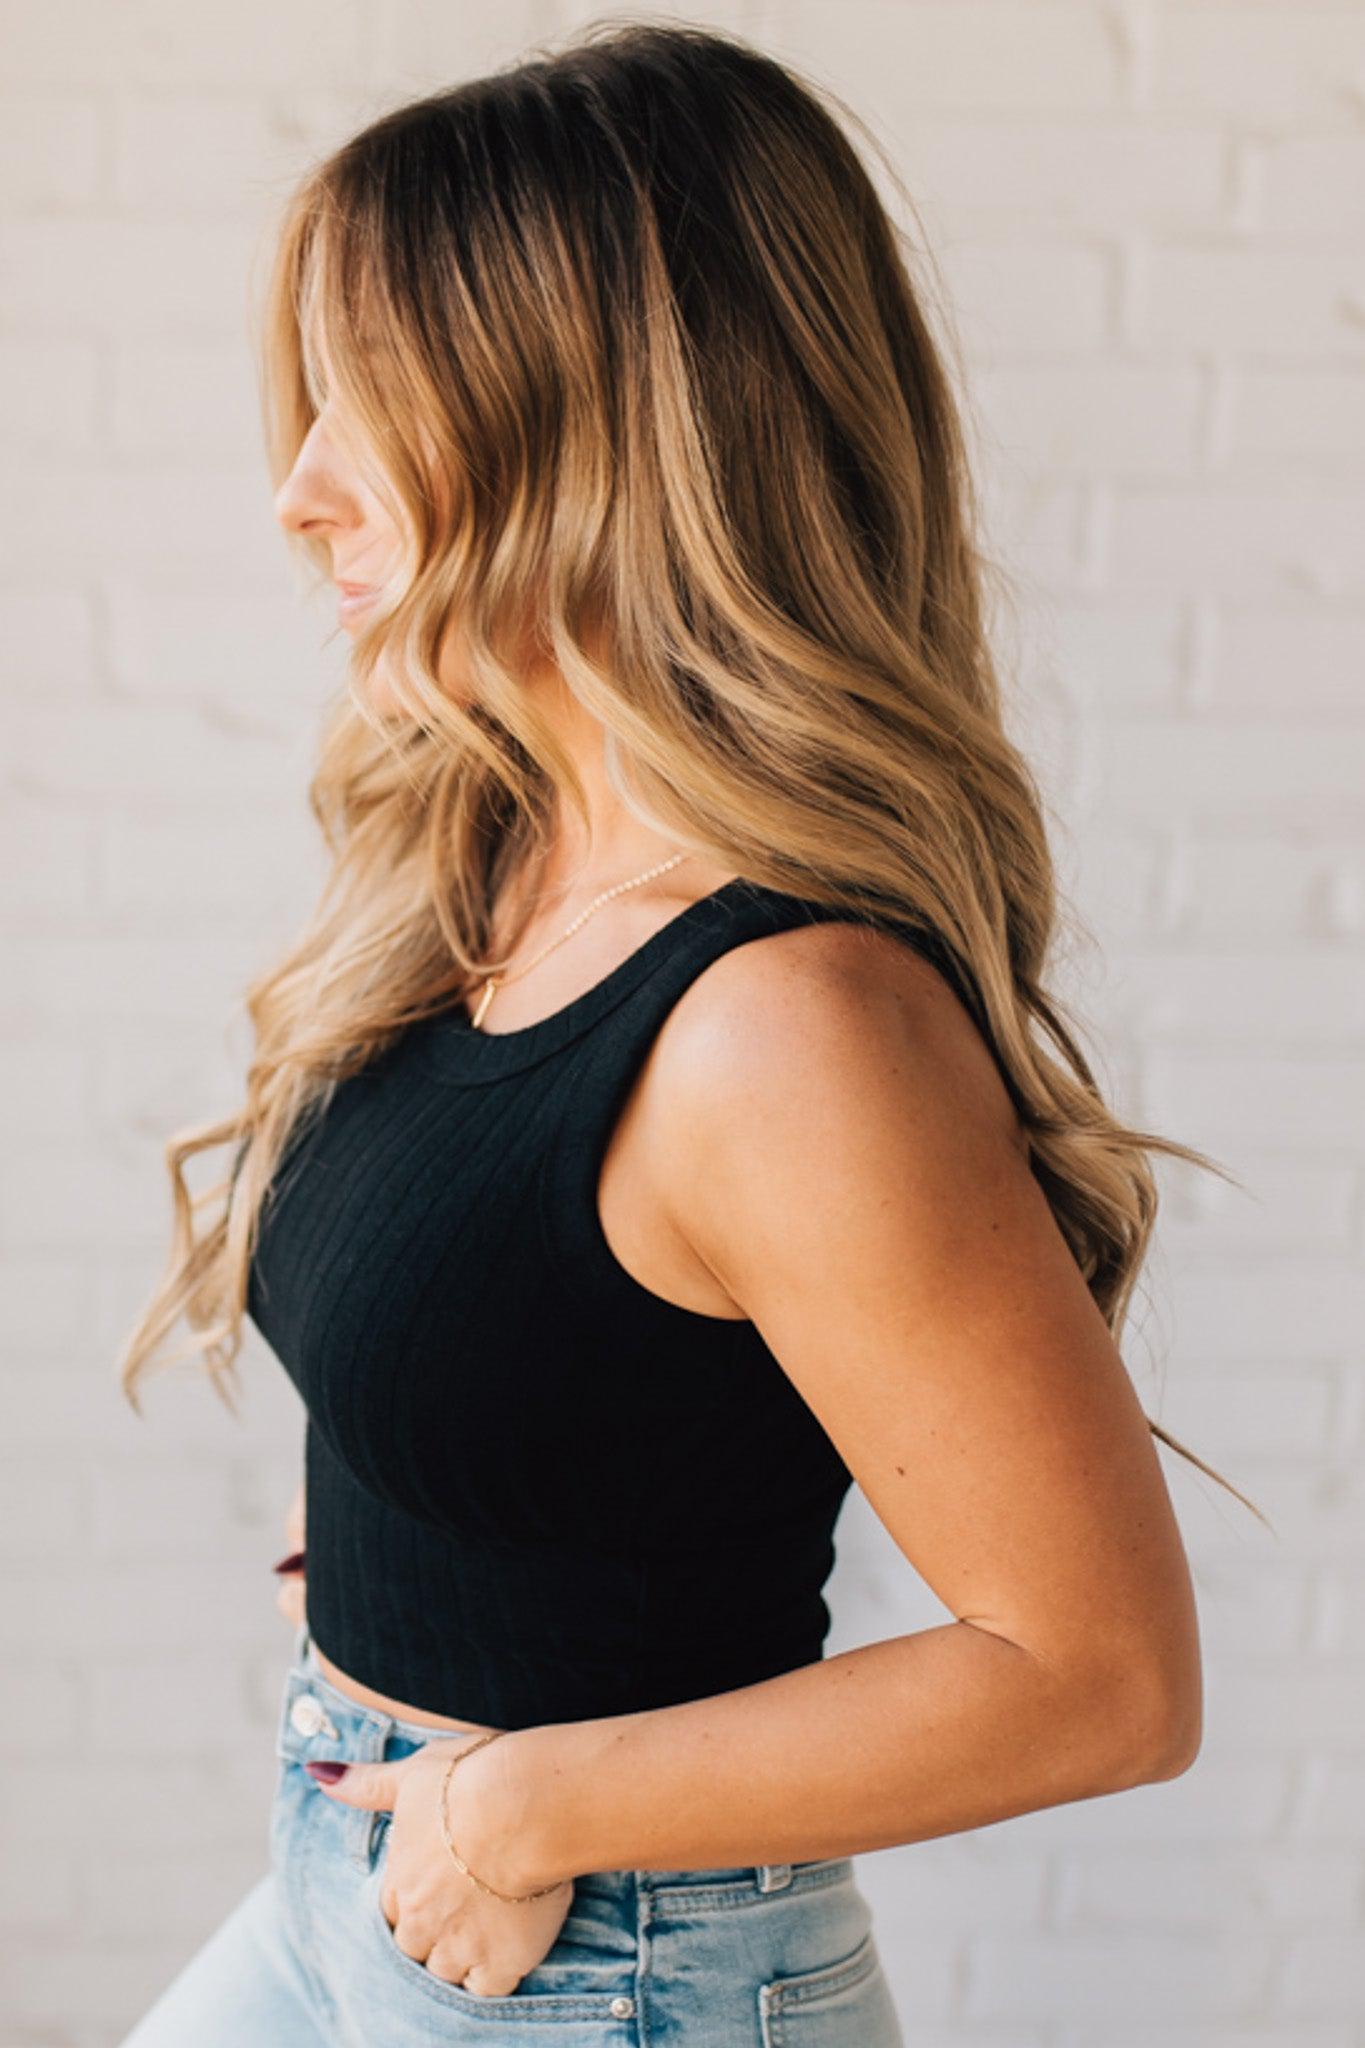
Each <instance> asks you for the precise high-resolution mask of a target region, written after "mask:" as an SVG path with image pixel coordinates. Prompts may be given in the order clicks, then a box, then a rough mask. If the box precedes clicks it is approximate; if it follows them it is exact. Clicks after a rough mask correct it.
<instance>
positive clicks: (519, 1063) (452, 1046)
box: [429, 875, 771, 1081]
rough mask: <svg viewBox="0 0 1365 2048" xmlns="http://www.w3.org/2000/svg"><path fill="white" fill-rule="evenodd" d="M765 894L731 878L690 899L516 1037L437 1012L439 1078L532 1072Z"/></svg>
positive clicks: (461, 1014)
mask: <svg viewBox="0 0 1365 2048" xmlns="http://www.w3.org/2000/svg"><path fill="white" fill-rule="evenodd" d="M770 893H771V892H769V891H765V890H763V889H762V888H761V885H760V884H759V883H757V882H751V881H749V880H748V879H747V878H746V877H745V876H743V875H736V876H734V877H733V878H732V879H731V880H730V881H728V882H722V884H721V885H720V887H719V888H718V889H712V890H709V891H708V892H707V894H706V895H704V896H695V897H694V898H693V899H692V901H691V902H690V903H689V904H687V905H686V907H685V908H684V909H682V910H679V911H677V912H675V913H674V915H673V916H672V917H670V918H668V919H667V920H666V922H665V923H663V924H661V925H660V926H659V928H658V930H657V931H654V932H651V933H650V935H649V937H648V938H647V939H644V940H642V941H641V943H640V944H639V945H638V946H636V947H635V948H634V950H633V951H632V952H630V953H627V955H626V957H625V959H624V960H621V961H619V962H618V963H617V965H616V966H615V967H613V968H612V969H611V970H610V972H609V973H607V974H605V975H603V977H602V979H601V980H600V981H595V982H593V984H592V985H591V987H589V988H586V989H585V990H584V991H583V993H582V995H580V996H575V997H573V998H572V1000H571V1001H569V1002H567V1003H563V1004H561V1005H560V1007H559V1009H557V1010H551V1011H550V1013H549V1015H548V1016H546V1017H539V1018H537V1019H536V1020H535V1021H534V1022H533V1023H531V1024H523V1025H521V1026H520V1027H519V1028H518V1029H517V1030H515V1031H485V1030H483V1029H482V1027H476V1026H475V1024H474V1023H473V1021H472V1019H471V1018H470V1015H469V1012H468V1010H467V1009H466V1008H465V1006H464V1004H463V1003H456V1004H453V1005H452V1006H451V1007H450V1008H449V1009H447V1010H442V1011H439V1012H438V1013H437V1014H436V1016H435V1017H433V1018H432V1019H431V1020H430V1024H431V1032H430V1040H429V1043H430V1045H431V1049H432V1052H433V1055H434V1056H435V1060H436V1064H437V1070H438V1072H439V1073H440V1074H441V1075H442V1076H443V1077H446V1078H449V1079H451V1080H454V1081H465V1080H470V1079H473V1080H483V1079H485V1078H492V1077H494V1076H501V1075H503V1074H510V1073H515V1072H518V1071H519V1070H520V1069H522V1068H524V1067H529V1066H534V1065H535V1064H537V1062H539V1061H540V1060H542V1059H544V1058H545V1057H546V1056H547V1055H548V1054H550V1053H552V1052H557V1051H558V1050H559V1049H560V1048H561V1047H562V1046H565V1045H567V1044H569V1043H570V1041H571V1040H572V1039H574V1038H576V1037H578V1035H579V1034H580V1033H581V1032H583V1031H585V1030H587V1028H588V1027H589V1026H590V1025H591V1024H594V1023H596V1021H597V1019H598V1018H599V1017H601V1016H603V1015H605V1013H606V1012H607V1011H608V1010H609V1009H610V1008H611V1007H612V1006H613V1005H614V1004H615V1003H617V1002H619V1001H621V1000H622V998H623V997H625V996H626V995H628V994H629V993H630V991H631V989H633V988H634V987H636V986H637V985H638V984H639V983H640V982H641V981H643V979H644V977H645V976H646V975H647V974H649V973H650V972H651V971H652V970H653V969H654V968H655V967H656V966H658V965H660V964H661V963H662V961H663V959H664V958H665V956H666V955H667V954H670V953H672V952H673V951H674V950H675V949H676V948H677V947H678V946H679V945H681V944H683V943H684V942H685V941H686V940H687V939H689V938H691V936H692V935H693V933H694V932H700V931H703V930H707V929H710V928H711V927H712V926H713V925H714V924H715V922H716V920H717V919H719V918H722V917H724V916H726V915H728V914H729V913H730V911H731V909H732V907H738V905H739V903H740V902H741V901H742V900H744V899H745V898H748V899H750V900H753V899H754V898H756V897H759V896H764V895H767V894H770Z"/></svg>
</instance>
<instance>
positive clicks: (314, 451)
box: [275, 406, 400, 632]
mask: <svg viewBox="0 0 1365 2048" xmlns="http://www.w3.org/2000/svg"><path fill="white" fill-rule="evenodd" d="M330 411H331V407H330V406H325V407H324V408H323V410H322V411H321V412H320V413H319V414H318V417H317V418H316V419H315V420H314V422H313V425H312V427H311V429H310V430H309V432H308V435H307V437H306V438H305V440H304V443H303V446H302V447H301V448H300V450H299V452H298V457H297V460H296V461H295V463H294V467H293V468H292V469H291V470H290V472H289V474H288V476H287V477H286V478H285V480H284V482H283V484H282V485H281V486H280V489H279V490H278V492H277V493H276V495H275V516H276V518H277V519H278V520H279V522H280V524H281V526H283V527H284V529H285V531H286V532H288V533H298V534H307V535H309V536H311V537H312V538H313V539H314V540H320V541H322V542H324V543H325V545H326V546H327V547H328V548H329V549H330V550H331V555H332V580H333V582H334V583H336V584H337V586H338V590H337V601H338V615H339V617H340V620H341V624H342V625H343V626H344V627H345V628H346V630H347V631H348V632H349V631H351V630H352V629H353V628H354V626H355V624H356V622H357V620H359V619H360V618H361V617H362V616H363V614H364V613H365V612H366V611H367V610H368V609H369V607H370V606H371V605H372V604H373V603H374V600H375V598H376V596H377V595H378V594H379V591H380V588H381V586H382V585H383V584H384V582H385V581H386V579H387V578H388V577H389V576H390V575H391V574H392V572H393V570H394V568H395V567H396V565H397V562H398V554H399V539H400V537H399V534H398V530H397V528H396V527H395V526H394V523H393V521H392V520H391V519H390V518H389V515H388V513H387V512H386V511H385V510H384V507H383V505H382V504H381V502H380V500H379V499H378V497H376V495H375V493H374V492H373V491H372V490H371V489H370V487H369V485H368V484H367V483H366V482H365V480H364V478H363V477H362V476H361V474H360V472H359V470H358V469H357V468H356V467H355V465H354V463H353V462H352V461H351V460H350V458H349V457H348V455H347V453H346V450H345V448H344V445H343V442H342V438H341V436H340V435H339V434H337V433H336V432H335V431H334V430H333V428H332V426H331V424H330V422H329V417H328V416H329V413H330Z"/></svg>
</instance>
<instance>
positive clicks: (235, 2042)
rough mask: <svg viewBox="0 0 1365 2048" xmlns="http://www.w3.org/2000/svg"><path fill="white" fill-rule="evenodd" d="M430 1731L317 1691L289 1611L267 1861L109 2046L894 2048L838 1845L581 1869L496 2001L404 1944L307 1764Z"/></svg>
mask: <svg viewBox="0 0 1365 2048" xmlns="http://www.w3.org/2000/svg"><path fill="white" fill-rule="evenodd" d="M439 1732H440V1731H439V1730H435V1729H430V1728H423V1727H421V1726H419V1725H418V1724H417V1723H415V1722H412V1721H399V1720H395V1719H394V1718H393V1716H391V1715H389V1714H383V1713H378V1712H376V1711H375V1710H373V1709H372V1708H369V1707H362V1706H358V1705H357V1704H356V1703H355V1702H354V1701H352V1700H350V1699H348V1698H347V1696H346V1695H345V1694H344V1693H342V1692H339V1691H338V1690H337V1689H336V1687H334V1686H332V1685H330V1684H329V1683H328V1681H327V1680H326V1679H325V1678H324V1677H323V1675H322V1672H321V1670H320V1668H319V1666H318V1664H317V1661H316V1659H315V1658H314V1656H313V1654H312V1645H311V1640H310V1637H309V1634H308V1625H307V1623H306V1622H303V1623H301V1624H300V1625H299V1627H298V1629H297V1631H296V1633H295V1638H294V1651H293V1658H292V1661H291V1663H290V1666H289V1669H288V1672H287V1674H286V1677H285V1682H284V1688H283V1695H282V1698H281V1702H280V1715H279V1723H278V1729H277V1734H276V1755H277V1758H278V1763H279V1770H278V1776H277V1781H276V1788H275V1796H274V1801H273V1805H272V1808H271V1813H270V1869H269V1872H268V1873H267V1875H265V1876H264V1877H262V1878H261V1879H260V1881H259V1882H258V1883H257V1884H255V1885H254V1886H253V1887H252V1889H251V1890H250V1891H249V1892H248V1893H247V1894H246V1896H245V1897H244V1898H243V1899H242V1900H241V1901H240V1903H239V1904H238V1905H237V1906H236V1907H235V1908H234V1909H233V1911H232V1912H231V1913H229V1915H228V1917H227V1918H226V1920H224V1921H223V1922H222V1924H221V1925H220V1926H219V1927H218V1928H217V1930H216V1931H215V1932H214V1933H213V1934H212V1935H211V1936H210V1937H209V1939H208V1940H207V1942H205V1944H204V1945H203V1947H202V1948H200V1949H199V1951H198V1952H197V1953H196V1954H195V1955H194V1956H192V1957H191V1959H190V1961H189V1962H188V1963H187V1964H186V1965H185V1967H184V1968H183V1969H182V1970H181V1971H180V1973H179V1975H178V1976H177V1977H176V1978H175V1979H174V1980H173V1981H172V1983H171V1984H170V1985H169V1986H168V1987H167V1989H166V1990H165V1991H164V1992H163V1993H162V1994H161V1996H160V1998H159V1999H158V2000H157V2001H156V2003H155V2004H154V2005H153V2006H152V2007H151V2009H150V2011H148V2012H147V2013H146V2014H145V2016H144V2017H143V2018H142V2020H141V2021H139V2023H138V2024H137V2025H136V2026H135V2027H134V2028H133V2031H132V2032H131V2033H130V2034H128V2035H127V2036H126V2037H125V2039H124V2042H123V2048H419V2044H421V2048H427V2044H431V2043H440V2042H448V2043H450V2044H451V2048H509V2044H511V2043H521V2042H525V2043H528V2044H538V2048H551V2044H553V2048H904V2043H903V2037H902V2034H901V2031H900V2027H899V2025H898V2023H897V2019H896V2013H895V2008H894V2005H893V2003H892V1999H891V1993H890V1987H889V1986H888V1984H887V1981H886V1977H885V1975H884V1973H883V1969H882V1964H881V1959H880V1957H879V1955H878V1953H877V1949H876V1946H875V1941H874V1936H873V1929H872V1915H871V1910H870V1908H869V1906H868V1903H867V1901H866V1899H865V1898H864V1897H863V1895H862V1893H861V1892H860V1891H859V1890H858V1887H857V1885H856V1883H855V1881H854V1876H853V1866H852V1862H851V1859H850V1858H848V1857H846V1856H843V1857H830V1858H826V1859H823V1860H821V1861H818V1862H810V1863H796V1864H785V1863H784V1864H759V1865H744V1866H740V1867H726V1868H721V1869H711V1870H632V1871H595V1872H590V1873H588V1874H587V1875H586V1876H581V1877H578V1878H576V1879H575V1880H574V1897H573V1903H572V1905H571V1906H570V1908H569V1912H568V1915H567V1917H566V1918H565V1921H564V1923H563V1926H562V1927H561V1928H560V1931H559V1933H558V1935H557V1936H556V1939H555V1943H554V1946H553V1947H552V1948H551V1949H550V1951H549V1953H548V1954H547V1955H546V1956H545V1957H544V1959H543V1960H542V1961H541V1962H539V1963H537V1964H536V1965H535V1967H534V1968H533V1969H531V1970H529V1971H528V1972H527V1973H526V1975H525V1976H523V1977H522V1979H521V1981H520V1982H519V1984H518V1985H517V1987H516V1989H515V1990H514V1991H512V1992H509V1993H508V1994H507V1995H506V1996H503V1997H484V1996H481V1995H480V1994H478V1993H477V1992H473V1991H467V1990H465V1989H464V1987H463V1986H462V1985H459V1984H453V1983H450V1982H447V1981H446V1980H445V1979H444V1978H442V1977H439V1976H437V1975H436V1974H435V1973H434V1972H432V1971H430V1970H428V1969H427V1967H426V1965H425V1964H424V1963H420V1962H417V1961H415V1960H414V1959H413V1958H412V1957H411V1956H408V1955H405V1954H404V1952H403V1951H402V1950H401V1949H400V1948H399V1947H398V1946H397V1944H396V1942H395V1941H394V1940H393V1936H392V1930H391V1929H390V1927H389V1924H388V1922H387V1920H386V1919H385V1918H384V1915H383V1912H382V1910H381V1907H380V1902H379V1893H380V1885H381V1881H382V1873H383V1868H384V1844H385V1841H386V1839H387V1833H388V1823H389V1819H390V1816H389V1814H388V1812H387V1811H380V1812H367V1811H364V1810H362V1809H361V1808H359V1807H349V1806H341V1805H337V1804H334V1803H333V1802H332V1801H331V1800H330V1799H329V1798H328V1796H327V1794H326V1793H325V1792H324V1791H322V1790H321V1789H320V1788H319V1787H318V1786H317V1785H315V1784H314V1782H313V1780H312V1779H311V1778H310V1777H309V1775H308V1773H307V1772H306V1771H305V1770H304V1769H303V1765H304V1763H305V1761H306V1760H307V1759H308V1758H310V1757H342V1758H347V1759H354V1760H358V1761H366V1762H374V1761H383V1762H388V1761H391V1760H393V1759H394V1758H397V1757H404V1756H410V1755H411V1754H412V1752H413V1751H414V1750H415V1749H419V1748H421V1746H422V1745H423V1744H424V1743H426V1742H428V1741H430V1740H432V1739H433V1737H434V1736H436V1737H438V1736H439Z"/></svg>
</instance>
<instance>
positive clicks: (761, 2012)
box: [758, 1930, 904, 2048]
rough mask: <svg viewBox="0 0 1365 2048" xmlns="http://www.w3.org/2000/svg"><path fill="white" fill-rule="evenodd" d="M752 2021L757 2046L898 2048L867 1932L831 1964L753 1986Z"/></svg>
mask: <svg viewBox="0 0 1365 2048" xmlns="http://www.w3.org/2000/svg"><path fill="white" fill-rule="evenodd" d="M758 2019H759V2032H760V2035H761V2038H762V2041H763V2048H845V2044H846V2043H848V2042H851V2041H856V2042H857V2043H858V2048H904V2036H903V2035H902V2033H901V2030H900V2022H899V2020H898V2019H897V2017H896V2008H895V2004H894V2002H893V2000H892V1997H891V1987H890V1985H889V1984H888V1983H887V1981H886V1975H885V1972H884V1971H883V1969H882V1963H881V1957H880V1955H879V1954H878V1952H877V1945H876V1941H875V1938H874V1936H873V1934H872V1932H871V1930H869V1931H868V1932H867V1933H866V1934H865V1935H864V1936H863V1938H862V1940H861V1941H860V1942H859V1943H858V1944H857V1946H856V1948H854V1949H852V1950H851V1951H850V1953H849V1954H848V1955H846V1956H843V1957H840V1958H838V1959H837V1960H836V1961H834V1962H830V1963H823V1964H821V1965H820V1966H819V1967H818V1968H817V1969H813V1970H800V1971H793V1972H792V1973H790V1974H789V1975H786V1976H776V1977H770V1978H769V1979H768V1981H767V1983H766V1984H763V1985H760V1987H759V1993H758Z"/></svg>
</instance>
